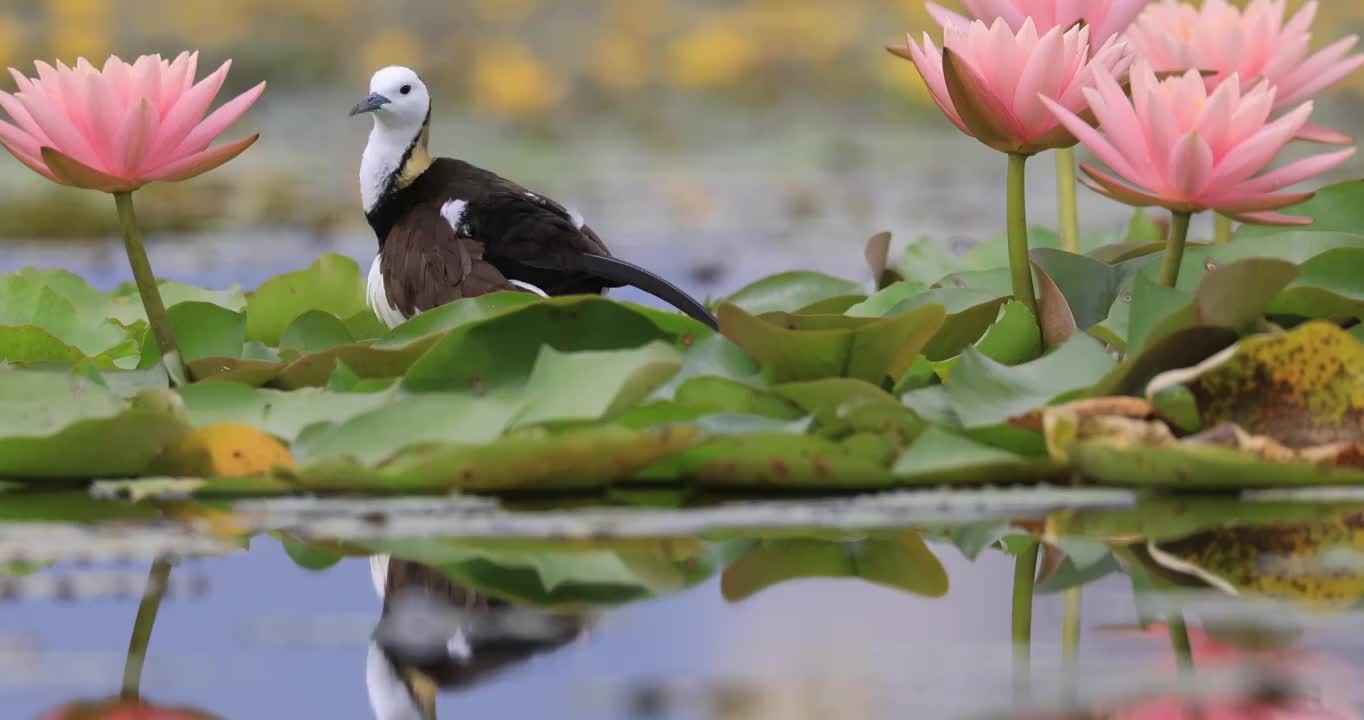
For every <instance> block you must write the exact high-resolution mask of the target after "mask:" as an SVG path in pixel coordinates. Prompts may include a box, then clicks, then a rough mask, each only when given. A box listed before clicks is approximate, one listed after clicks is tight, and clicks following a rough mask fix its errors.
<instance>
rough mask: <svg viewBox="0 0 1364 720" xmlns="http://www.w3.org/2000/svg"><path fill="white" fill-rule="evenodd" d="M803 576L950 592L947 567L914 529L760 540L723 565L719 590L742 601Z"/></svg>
mask: <svg viewBox="0 0 1364 720" xmlns="http://www.w3.org/2000/svg"><path fill="white" fill-rule="evenodd" d="M801 578H861V579H863V580H866V581H867V582H872V583H876V584H878V585H884V586H886V587H890V588H895V589H897V590H904V591H906V592H910V593H913V594H915V595H924V596H928V597H942V596H943V595H946V594H947V570H946V569H945V568H943V566H942V563H941V562H940V561H939V560H938V558H937V557H936V556H934V555H933V551H931V550H929V549H928V546H927V545H925V544H924V541H923V538H922V537H920V536H919V533H917V532H915V531H913V530H905V531H902V532H898V533H895V534H893V535H885V536H881V535H873V536H870V537H866V538H860V537H859V538H850V539H848V540H846V541H839V540H816V539H803V538H782V539H773V540H761V541H759V542H758V543H757V544H756V545H754V546H753V548H752V549H751V550H749V552H748V553H747V554H745V555H744V556H743V557H741V558H739V559H738V560H737V561H735V562H734V563H733V564H731V565H730V566H729V567H728V568H726V569H725V572H724V574H723V575H722V576H721V580H720V591H721V592H722V593H723V594H724V597H725V600H727V601H729V602H741V601H743V600H746V599H748V598H750V597H752V596H754V595H757V594H758V593H760V592H762V591H763V590H766V589H768V588H771V587H772V586H774V585H778V584H780V583H783V582H789V581H791V580H797V579H801Z"/></svg>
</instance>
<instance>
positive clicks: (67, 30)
mask: <svg viewBox="0 0 1364 720" xmlns="http://www.w3.org/2000/svg"><path fill="white" fill-rule="evenodd" d="M47 16H48V23H49V27H48V46H49V48H50V50H51V54H52V55H55V56H56V57H59V58H62V59H64V60H68V61H71V62H75V60H76V58H77V57H82V56H84V57H102V56H104V55H107V54H109V48H110V45H111V44H112V42H113V38H112V37H111V32H112V30H113V26H114V25H113V21H114V4H113V0H48V2H47Z"/></svg>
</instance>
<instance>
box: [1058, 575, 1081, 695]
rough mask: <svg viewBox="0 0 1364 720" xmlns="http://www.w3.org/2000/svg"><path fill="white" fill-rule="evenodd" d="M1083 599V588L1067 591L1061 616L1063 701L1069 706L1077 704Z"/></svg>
mask: <svg viewBox="0 0 1364 720" xmlns="http://www.w3.org/2000/svg"><path fill="white" fill-rule="evenodd" d="M1083 599H1084V589H1083V588H1081V587H1073V588H1071V589H1069V590H1067V591H1066V594H1065V609H1064V611H1063V614H1062V616H1061V664H1062V667H1064V668H1065V677H1066V680H1065V699H1066V702H1068V703H1069V704H1071V705H1075V704H1076V703H1078V702H1079V689H1078V688H1077V687H1076V683H1075V671H1076V669H1077V668H1079V667H1080V609H1081V600H1083Z"/></svg>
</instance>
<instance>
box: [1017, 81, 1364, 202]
mask: <svg viewBox="0 0 1364 720" xmlns="http://www.w3.org/2000/svg"><path fill="white" fill-rule="evenodd" d="M1095 76H1096V80H1097V83H1096V87H1094V88H1088V89H1086V90H1085V91H1084V94H1085V97H1086V99H1087V100H1088V102H1089V108H1090V110H1091V111H1093V113H1094V117H1095V118H1097V119H1098V121H1099V125H1100V128H1101V130H1102V131H1100V130H1096V129H1095V128H1093V127H1091V126H1090V124H1089V123H1088V122H1086V121H1085V120H1083V119H1081V118H1080V116H1079V115H1078V114H1076V112H1075V111H1074V110H1073V109H1072V108H1068V107H1065V106H1064V105H1062V104H1060V103H1057V102H1053V101H1051V100H1049V99H1045V98H1044V99H1043V100H1042V102H1044V103H1046V105H1047V106H1048V107H1049V108H1051V111H1052V112H1053V113H1055V115H1056V117H1057V118H1058V119H1059V120H1060V121H1061V123H1062V124H1064V125H1065V127H1066V128H1068V129H1069V130H1070V131H1071V132H1073V133H1075V136H1076V137H1077V138H1079V139H1080V142H1081V143H1083V144H1084V145H1085V147H1087V148H1089V149H1090V150H1091V151H1092V152H1093V153H1094V154H1095V155H1097V156H1098V157H1099V159H1100V160H1102V161H1103V162H1104V164H1106V165H1107V166H1108V167H1109V168H1111V169H1112V171H1113V172H1115V173H1117V177H1115V176H1114V175H1111V174H1109V173H1107V172H1104V171H1101V170H1099V169H1097V168H1094V167H1092V166H1089V165H1083V166H1081V167H1082V169H1083V170H1084V172H1085V174H1086V175H1088V176H1089V179H1088V180H1086V181H1085V184H1086V185H1088V186H1089V187H1090V188H1092V189H1094V190H1096V191H1098V192H1100V193H1103V194H1104V195H1107V196H1109V197H1111V198H1113V199H1115V200H1118V201H1119V202H1122V203H1126V204H1128V205H1134V206H1137V207H1143V206H1160V207H1165V208H1169V209H1170V210H1173V211H1176V212H1186V213H1192V212H1200V211H1203V210H1216V211H1218V212H1221V213H1222V214H1224V215H1227V216H1230V217H1233V218H1235V219H1237V220H1240V221H1242V222H1249V223H1258V224H1266V225H1301V224H1307V223H1310V222H1312V220H1311V218H1303V217H1299V216H1288V215H1283V214H1280V213H1275V212H1272V211H1274V210H1278V209H1280V208H1284V207H1287V206H1289V205H1295V204H1298V203H1301V202H1303V201H1305V200H1307V199H1309V198H1311V197H1312V193H1295V192H1281V191H1283V190H1284V189H1285V188H1287V187H1288V186H1290V185H1294V184H1296V183H1299V182H1302V181H1304V180H1307V179H1309V178H1312V177H1314V176H1316V175H1319V174H1321V173H1323V172H1326V171H1327V170H1330V169H1331V168H1334V167H1336V166H1337V165H1339V164H1340V163H1342V162H1344V161H1345V160H1346V159H1348V158H1349V157H1350V156H1351V155H1353V154H1354V148H1350V149H1347V150H1341V151H1338V152H1332V153H1327V154H1321V155H1316V156H1313V157H1309V158H1307V159H1304V160H1299V161H1297V162H1294V163H1291V164H1289V165H1286V166H1284V167H1281V168H1278V169H1276V170H1272V171H1269V172H1263V171H1264V170H1265V169H1266V167H1267V166H1268V165H1269V164H1270V162H1271V161H1272V160H1274V158H1275V157H1276V156H1277V155H1278V154H1279V152H1280V151H1281V150H1282V149H1283V148H1284V146H1285V145H1287V144H1288V143H1289V142H1290V141H1292V140H1293V138H1294V136H1295V135H1296V134H1297V133H1298V132H1299V131H1300V130H1301V129H1302V127H1303V125H1304V124H1306V122H1307V119H1308V117H1309V116H1311V114H1312V103H1310V102H1308V103H1303V104H1302V105H1300V106H1298V107H1297V108H1296V109H1293V110H1291V111H1289V112H1288V113H1286V114H1285V115H1283V116H1282V117H1280V118H1278V119H1276V120H1272V121H1271V120H1270V119H1269V118H1270V111H1271V109H1272V108H1273V107H1274V105H1275V95H1276V90H1275V88H1273V87H1270V86H1268V85H1266V84H1265V83H1259V84H1257V85H1256V86H1255V88H1254V89H1252V90H1250V91H1249V92H1247V93H1244V94H1243V93H1242V91H1241V82H1240V79H1239V77H1238V76H1236V75H1232V76H1231V77H1230V78H1228V79H1227V81H1226V82H1224V83H1222V84H1221V85H1219V86H1217V89H1216V90H1215V91H1213V92H1212V93H1211V94H1209V93H1208V89H1207V85H1206V83H1204V81H1203V78H1202V76H1201V75H1200V74H1199V73H1198V71H1196V70H1190V71H1188V72H1187V73H1185V74H1183V75H1180V76H1176V77H1172V78H1168V79H1166V80H1158V79H1157V78H1156V74H1155V71H1154V70H1153V69H1152V67H1151V66H1150V65H1149V64H1147V63H1146V62H1145V61H1140V62H1138V63H1136V64H1135V65H1134V66H1133V68H1132V72H1131V98H1128V96H1127V94H1126V93H1124V91H1123V88H1122V87H1121V86H1120V85H1119V84H1118V81H1117V80H1115V79H1114V77H1113V76H1112V75H1111V74H1110V73H1108V72H1107V71H1106V70H1104V69H1102V68H1100V69H1096V71H1095Z"/></svg>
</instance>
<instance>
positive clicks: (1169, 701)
mask: <svg viewBox="0 0 1364 720" xmlns="http://www.w3.org/2000/svg"><path fill="white" fill-rule="evenodd" d="M1133 632H1138V633H1141V634H1143V635H1147V636H1148V637H1150V638H1152V640H1154V641H1156V642H1163V643H1168V642H1169V634H1168V630H1167V628H1166V627H1165V626H1164V625H1151V626H1149V627H1147V628H1146V629H1145V630H1133ZM1188 632H1189V645H1190V648H1191V649H1192V650H1193V660H1194V666H1195V668H1201V669H1205V670H1208V669H1213V670H1215V669H1228V668H1232V667H1235V666H1236V665H1239V664H1242V663H1245V662H1247V661H1254V662H1259V663H1266V664H1268V665H1269V666H1271V667H1274V668H1278V669H1280V670H1283V671H1285V672H1287V673H1289V674H1291V675H1293V676H1294V677H1298V678H1302V679H1303V680H1306V681H1311V682H1313V683H1317V684H1320V685H1321V686H1322V687H1323V688H1326V689H1333V686H1338V687H1341V688H1345V687H1351V686H1353V685H1355V684H1357V681H1358V677H1357V676H1356V674H1355V673H1354V672H1353V671H1352V670H1350V669H1349V668H1348V666H1345V665H1343V664H1342V663H1339V662H1337V661H1334V660H1332V659H1330V658H1324V657H1317V656H1311V655H1307V654H1304V653H1301V652H1299V651H1297V650H1295V649H1292V648H1285V649H1277V650H1261V651H1253V650H1244V649H1241V648H1237V647H1233V646H1230V645H1225V644H1223V643H1220V642H1218V641H1217V640H1215V639H1214V638H1211V637H1209V636H1208V634H1207V633H1205V632H1203V631H1202V630H1200V629H1199V628H1189V630H1188ZM1352 708H1353V703H1352V702H1351V701H1349V700H1348V699H1346V698H1340V697H1327V696H1326V695H1324V694H1323V695H1322V698H1321V699H1319V700H1307V699H1290V700H1285V701H1282V702H1269V701H1262V700H1251V699H1227V700H1221V701H1208V702H1203V703H1200V704H1198V705H1197V713H1195V712H1193V710H1192V708H1191V706H1190V705H1189V702H1188V700H1186V699H1183V698H1172V697H1161V698H1152V699H1150V700H1145V701H1140V702H1136V703H1133V704H1131V705H1128V706H1126V707H1123V708H1121V709H1118V710H1117V711H1115V712H1113V713H1112V714H1111V715H1110V716H1109V717H1111V718H1113V720H1194V718H1204V719H1205V720H1358V719H1359V717H1360V716H1359V714H1358V712H1356V711H1355V710H1353V709H1352Z"/></svg>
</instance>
